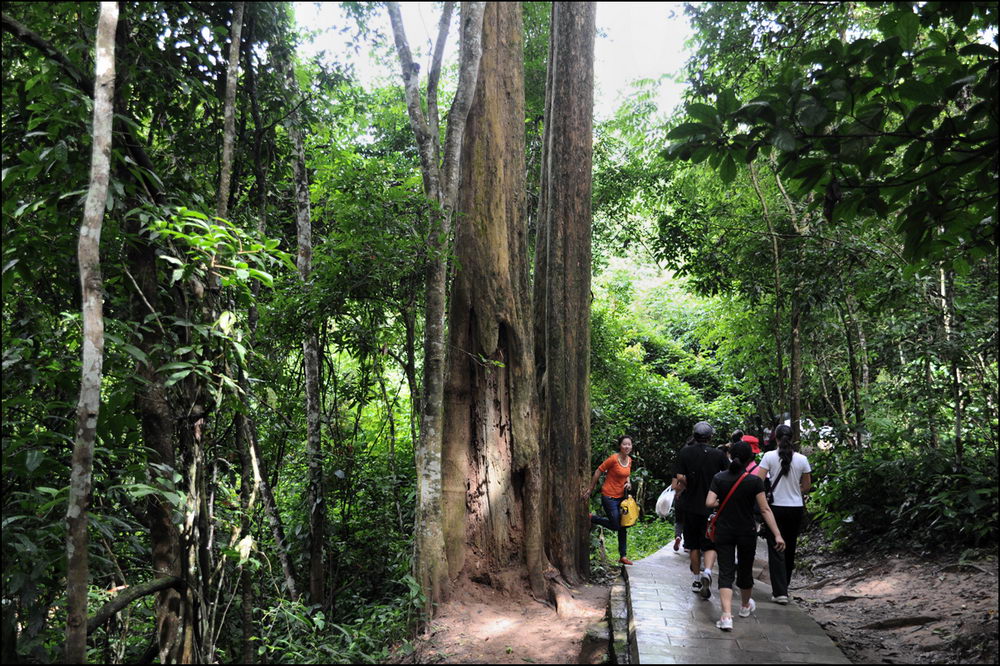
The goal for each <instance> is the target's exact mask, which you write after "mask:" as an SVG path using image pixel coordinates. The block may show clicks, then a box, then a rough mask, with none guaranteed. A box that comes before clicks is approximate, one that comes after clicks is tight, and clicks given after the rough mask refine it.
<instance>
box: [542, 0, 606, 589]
mask: <svg viewBox="0 0 1000 666" xmlns="http://www.w3.org/2000/svg"><path fill="white" fill-rule="evenodd" d="M595 21H596V17H595V6H594V3H591V2H579V3H577V2H574V3H553V5H552V23H551V25H552V27H551V36H550V40H551V41H550V48H549V53H550V56H551V58H552V60H551V61H550V62H549V68H550V70H551V71H552V73H551V75H550V78H549V84H550V91H549V92H547V94H546V97H547V100H548V101H547V102H546V107H547V111H548V113H549V115H548V116H547V117H546V119H545V125H546V127H545V133H546V144H545V146H544V147H543V151H544V156H543V158H542V163H543V165H544V167H545V171H544V172H543V174H542V185H541V187H542V192H543V194H542V197H543V198H544V202H545V204H544V217H542V215H540V216H539V220H538V228H539V236H540V238H541V239H542V242H540V243H537V244H536V247H535V255H536V257H539V255H542V256H541V257H540V258H539V259H536V277H535V279H536V282H537V280H539V279H544V289H545V295H544V300H543V302H541V303H536V304H535V307H536V308H544V315H541V314H538V315H536V320H543V321H544V332H543V335H544V352H543V358H542V360H541V362H540V367H542V368H544V380H543V385H544V386H543V391H544V402H543V403H542V404H543V412H544V414H545V415H544V416H543V418H542V423H543V424H545V425H544V427H545V430H543V431H542V442H543V445H542V447H541V453H542V458H541V462H542V465H541V467H542V470H544V472H543V473H544V474H545V478H544V481H543V488H544V491H543V495H544V499H545V505H544V511H543V514H544V515H546V516H547V525H546V529H545V534H546V550H547V554H548V559H549V561H551V562H552V564H553V565H555V567H556V568H558V569H559V571H560V572H562V574H563V576H564V577H565V578H566V580H568V581H569V582H571V583H576V582H579V581H581V580H583V579H584V578H585V577H586V575H587V573H588V571H589V568H590V561H589V556H588V551H589V548H588V546H589V524H588V523H587V520H586V511H581V510H579V509H580V508H582V507H579V505H578V504H577V509H574V510H567V509H568V507H566V506H563V504H564V503H565V502H566V501H567V498H573V497H579V493H580V490H581V489H582V488H583V487H584V485H585V483H586V478H587V476H588V474H589V471H590V470H589V465H590V390H589V389H590V274H591V244H590V236H591V201H590V197H591V163H592V158H593V146H592V130H593V126H592V117H593V100H594V87H593V85H594V37H595ZM578 501H579V500H572V502H571V503H576V502H578Z"/></svg>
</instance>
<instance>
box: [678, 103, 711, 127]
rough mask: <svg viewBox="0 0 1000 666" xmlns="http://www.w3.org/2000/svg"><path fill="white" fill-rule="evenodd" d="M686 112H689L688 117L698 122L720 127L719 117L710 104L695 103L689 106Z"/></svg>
mask: <svg viewBox="0 0 1000 666" xmlns="http://www.w3.org/2000/svg"><path fill="white" fill-rule="evenodd" d="M685 111H687V113H688V115H689V116H691V117H692V118H694V119H695V120H697V121H700V122H702V123H706V124H708V125H712V126H715V127H718V126H719V116H718V114H716V112H715V109H714V108H713V107H711V106H709V105H708V104H702V103H700V102H694V103H692V104H688V105H687V107H686V108H685Z"/></svg>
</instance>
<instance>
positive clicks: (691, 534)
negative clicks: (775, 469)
mask: <svg viewBox="0 0 1000 666" xmlns="http://www.w3.org/2000/svg"><path fill="white" fill-rule="evenodd" d="M714 434H715V428H713V427H712V426H711V425H709V424H708V423H707V422H705V421H699V422H698V423H696V424H694V429H693V430H692V433H691V440H692V442H691V443H692V446H685V447H684V448H682V449H681V451H680V453H679V454H678V456H677V483H678V487H679V488H680V489H681V490H682V493H681V495H680V497H678V499H677V500H675V502H676V503H677V504H678V505H679V506H680V507H681V510H682V511H684V545H685V546H686V547H687V548H689V549H690V557H691V573H692V574H693V575H694V581H692V583H691V591H692V592H695V593H698V594H700V595H701V598H702V599H708V598H709V597H710V596H712V566H713V565H714V564H715V545H714V544H713V543H712V542H711V541H710V540H709V539H708V537H706V536H705V525H706V523H707V522H708V514H709V510H708V508H707V507H706V506H705V497H707V496H708V489H709V485H710V484H711V482H712V478H713V477H714V476H715V475H716V474H717V473H718V472H720V471H722V470H724V469H726V466H727V465H728V464H729V461H728V459H727V458H726V454H725V453H723V452H722V451H720V450H718V449H716V448H713V447H711V446H709V442H710V441H712V435H714ZM702 554H704V568H702V566H701V565H702Z"/></svg>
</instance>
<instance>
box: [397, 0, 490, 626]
mask: <svg viewBox="0 0 1000 666" xmlns="http://www.w3.org/2000/svg"><path fill="white" fill-rule="evenodd" d="M452 4H453V3H451V2H447V3H445V9H444V16H443V17H442V20H441V23H440V28H439V34H438V40H437V41H438V43H439V44H440V43H443V40H444V39H445V37H446V35H447V29H448V20H446V17H450V14H451V6H452ZM387 6H388V10H389V18H390V21H391V22H392V29H393V37H394V40H395V43H396V51H397V53H398V55H399V61H400V65H401V69H402V75H403V87H404V92H405V95H406V107H407V112H408V114H409V117H410V127H411V128H412V130H413V134H414V137H415V138H416V140H417V147H418V149H419V152H420V164H421V170H422V172H423V176H424V193H425V194H426V195H427V197H428V198H429V199H431V201H432V202H434V203H436V204H437V206H438V208H437V210H436V212H435V213H434V214H432V216H431V224H430V233H429V236H428V243H427V245H428V256H429V259H428V265H427V270H426V296H425V301H424V307H425V323H424V373H423V392H422V395H421V410H422V411H421V415H420V441H419V442H418V443H417V445H416V447H415V448H414V452H413V457H414V461H415V466H416V471H417V507H416V518H415V522H414V533H413V550H414V553H413V573H414V577H415V578H416V579H417V581H418V582H419V583H420V588H421V590H423V592H424V597H425V599H426V600H427V615H428V617H429V616H430V615H432V613H433V610H432V609H433V606H432V604H433V603H434V602H437V601H443V600H444V599H445V598H447V595H448V588H449V582H448V562H447V556H446V555H445V549H444V528H443V523H442V520H443V517H442V494H441V478H442V470H441V451H442V446H443V439H442V436H443V428H444V423H443V420H444V371H445V360H446V353H445V306H446V302H447V298H446V296H447V291H446V290H447V276H448V249H449V246H450V239H451V214H452V210H453V208H454V203H455V199H456V193H457V190H458V173H459V164H460V148H461V145H462V139H463V136H464V134H465V123H466V119H467V117H468V114H469V107H470V106H471V105H472V96H473V94H474V92H475V89H476V79H477V77H478V76H479V61H480V57H481V55H482V23H483V10H484V6H485V3H482V2H463V3H462V11H461V31H460V37H459V42H460V44H459V74H458V88H457V89H456V91H455V98H454V100H453V101H452V105H451V111H450V113H449V114H448V130H447V133H446V138H445V146H444V155H443V160H442V155H441V154H440V145H439V141H438V140H437V136H438V131H437V127H436V126H435V127H434V128H431V126H430V124H429V123H428V117H429V118H430V120H431V123H433V124H435V125H436V122H437V117H438V112H437V80H438V73H439V71H440V66H441V53H442V52H443V49H442V48H435V51H434V61H433V64H432V65H431V73H430V77H429V81H428V95H427V104H428V112H427V115H426V116H425V115H424V112H423V107H422V105H421V100H420V91H419V87H418V84H419V80H418V72H419V69H420V68H419V66H418V65H416V63H414V62H413V59H412V57H411V55H410V47H409V43H408V42H407V40H406V33H405V32H404V30H403V23H402V19H401V17H400V13H399V6H398V3H395V2H390V3H388V5H387Z"/></svg>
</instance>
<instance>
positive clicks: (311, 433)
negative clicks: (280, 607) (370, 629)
mask: <svg viewBox="0 0 1000 666" xmlns="http://www.w3.org/2000/svg"><path fill="white" fill-rule="evenodd" d="M285 66H286V70H285V72H286V74H285V76H286V81H287V83H288V90H289V92H290V93H291V96H292V99H293V100H295V98H297V97H298V93H299V86H298V82H297V81H296V79H295V70H294V68H293V66H292V62H291V59H290V58H289V59H288V60H287V62H286V63H285ZM298 115H299V114H298V112H297V111H293V112H292V113H291V114H290V115H289V118H288V124H287V126H288V136H289V138H290V139H291V140H292V174H293V179H294V181H295V209H296V224H297V228H298V256H297V258H296V261H295V263H296V267H297V268H298V269H299V277H300V278H301V279H302V282H303V283H305V284H307V285H308V283H309V274H310V272H311V271H312V220H311V217H312V212H311V209H310V202H309V182H308V175H307V174H306V157H305V148H304V147H303V141H302V131H301V130H300V129H299V117H298ZM302 358H303V364H304V366H305V379H306V462H307V464H308V466H309V492H308V493H307V500H306V502H307V504H306V506H307V507H308V510H309V600H310V601H311V602H312V603H314V604H322V603H323V600H324V594H323V581H324V578H325V572H326V569H325V566H324V561H323V560H324V553H325V552H326V548H325V539H324V532H325V526H326V502H325V498H324V496H323V466H322V459H323V452H322V440H321V439H320V429H319V428H320V413H319V410H320V404H319V373H320V364H319V342H318V340H317V338H316V335H315V333H310V334H309V335H308V336H307V337H306V339H305V340H303V341H302Z"/></svg>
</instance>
